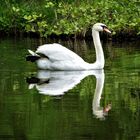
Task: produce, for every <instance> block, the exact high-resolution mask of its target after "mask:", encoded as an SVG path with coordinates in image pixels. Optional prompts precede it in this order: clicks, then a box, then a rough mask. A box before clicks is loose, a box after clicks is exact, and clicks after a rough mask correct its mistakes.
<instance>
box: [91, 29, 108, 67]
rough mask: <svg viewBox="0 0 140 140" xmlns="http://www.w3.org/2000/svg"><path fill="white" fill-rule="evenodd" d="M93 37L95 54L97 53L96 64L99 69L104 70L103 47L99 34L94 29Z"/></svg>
mask: <svg viewBox="0 0 140 140" xmlns="http://www.w3.org/2000/svg"><path fill="white" fill-rule="evenodd" d="M92 37H93V42H94V46H95V52H96V62H95V63H96V64H97V65H98V67H99V68H103V67H104V63H105V60H104V53H103V49H102V45H101V42H100V36H99V32H98V31H95V30H94V29H92Z"/></svg>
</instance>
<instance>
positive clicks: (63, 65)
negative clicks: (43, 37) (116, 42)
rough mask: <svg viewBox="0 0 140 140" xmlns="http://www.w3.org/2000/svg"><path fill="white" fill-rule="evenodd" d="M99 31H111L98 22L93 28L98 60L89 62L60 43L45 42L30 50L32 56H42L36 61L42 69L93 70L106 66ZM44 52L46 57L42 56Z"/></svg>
mask: <svg viewBox="0 0 140 140" xmlns="http://www.w3.org/2000/svg"><path fill="white" fill-rule="evenodd" d="M99 31H106V32H109V33H110V31H109V30H108V29H107V27H106V25H104V24H102V23H96V24H95V25H94V26H93V28H92V36H93V41H94V45H95V51H96V62H95V63H93V64H89V63H87V62H85V61H84V60H83V59H82V58H81V57H80V56H78V55H77V54H76V53H74V52H72V51H71V50H69V49H67V48H65V47H63V46H62V45H60V44H57V43H54V44H45V45H42V46H39V47H38V49H37V50H36V52H35V53H34V52H33V51H31V50H29V53H30V54H31V55H32V56H40V58H39V59H38V60H37V61H36V62H37V65H38V67H39V68H40V69H49V70H91V69H102V68H103V67H104V54H103V50H102V45H101V43H100V37H99ZM40 54H43V56H44V57H41V55H40Z"/></svg>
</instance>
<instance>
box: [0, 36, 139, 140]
mask: <svg viewBox="0 0 140 140" xmlns="http://www.w3.org/2000/svg"><path fill="white" fill-rule="evenodd" d="M45 42H47V43H49V42H54V41H42V40H37V39H27V38H26V39H1V40H0V48H1V51H0V56H1V59H0V65H1V69H0V77H1V79H0V139H4V140H15V139H17V140H19V139H20V140H22V139H23V140H56V139H57V140H139V139H140V42H139V41H137V42H136V41H135V42H129V43H127V42H124V43H116V42H113V43H112V42H108V43H103V44H104V45H103V48H104V52H105V58H106V65H105V70H104V71H103V70H102V71H90V72H83V71H81V72H50V71H39V70H38V69H37V68H36V65H35V64H33V63H30V62H26V61H25V56H26V54H27V49H32V50H35V48H36V46H37V45H40V44H43V43H45ZM57 42H59V43H61V44H63V45H65V46H68V47H69V48H70V49H71V50H73V51H75V52H76V53H78V54H79V55H80V56H81V57H83V58H84V59H85V60H86V61H88V62H93V61H94V60H95V52H94V47H93V43H92V41H91V42H85V41H81V42H80V41H77V42H76V41H75V42H72V41H57Z"/></svg>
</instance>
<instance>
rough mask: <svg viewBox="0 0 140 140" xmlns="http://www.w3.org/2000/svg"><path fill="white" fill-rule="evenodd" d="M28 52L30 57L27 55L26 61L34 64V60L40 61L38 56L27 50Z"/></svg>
mask: <svg viewBox="0 0 140 140" xmlns="http://www.w3.org/2000/svg"><path fill="white" fill-rule="evenodd" d="M28 52H29V53H30V54H31V55H27V56H26V61H31V62H35V61H36V60H38V59H40V56H39V55H38V54H36V53H35V52H33V51H31V50H28Z"/></svg>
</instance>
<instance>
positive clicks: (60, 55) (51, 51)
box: [36, 43, 84, 63]
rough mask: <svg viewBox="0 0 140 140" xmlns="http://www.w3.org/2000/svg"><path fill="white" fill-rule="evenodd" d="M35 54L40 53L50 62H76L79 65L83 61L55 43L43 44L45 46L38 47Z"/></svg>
mask: <svg viewBox="0 0 140 140" xmlns="http://www.w3.org/2000/svg"><path fill="white" fill-rule="evenodd" d="M36 53H40V54H43V55H45V56H47V57H48V59H49V60H50V61H51V62H54V61H76V62H79V63H80V62H83V61H84V60H83V59H82V58H81V57H80V56H78V55H77V54H75V53H74V52H72V51H71V50H69V49H67V48H66V47H63V46H62V45H60V44H57V43H53V44H45V45H42V46H39V47H38V49H37V51H36Z"/></svg>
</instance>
